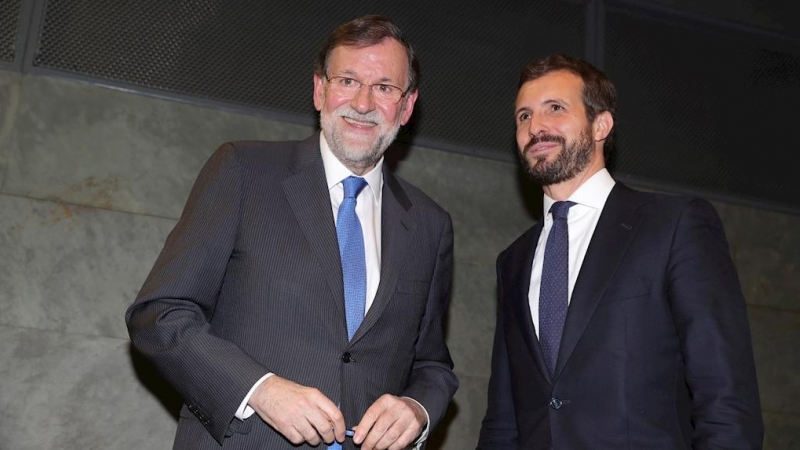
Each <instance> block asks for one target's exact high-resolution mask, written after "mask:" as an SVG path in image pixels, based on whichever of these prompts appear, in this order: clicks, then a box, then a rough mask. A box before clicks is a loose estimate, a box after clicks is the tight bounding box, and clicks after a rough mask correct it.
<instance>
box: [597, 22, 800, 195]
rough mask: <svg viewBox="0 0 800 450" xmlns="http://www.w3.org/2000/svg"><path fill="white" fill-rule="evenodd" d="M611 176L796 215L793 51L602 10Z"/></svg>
mask: <svg viewBox="0 0 800 450" xmlns="http://www.w3.org/2000/svg"><path fill="white" fill-rule="evenodd" d="M606 23H607V32H608V33H607V37H606V45H607V47H606V49H607V53H606V56H605V58H606V66H607V67H606V73H607V74H608V75H609V77H611V78H612V80H614V81H615V83H616V85H617V86H618V89H619V98H620V105H619V118H618V123H617V129H618V131H619V134H618V140H617V150H616V151H617V152H618V155H617V157H616V159H615V164H616V166H615V167H616V170H617V172H618V173H622V174H626V175H629V176H633V177H635V178H638V179H645V180H650V181H655V182H659V183H661V184H663V185H668V186H670V185H671V186H682V187H684V188H690V189H694V190H701V191H705V192H711V193H715V194H718V195H720V196H722V197H727V198H740V199H748V200H755V201H758V202H762V203H772V204H777V205H782V206H784V207H788V208H791V209H794V210H795V211H797V210H800V185H798V184H797V183H796V180H795V179H794V175H793V169H791V168H790V167H789V164H786V161H791V160H793V159H794V158H793V155H792V154H793V153H794V150H795V148H794V147H795V145H794V144H793V142H794V139H793V132H792V130H793V128H794V127H795V126H796V124H795V122H796V121H797V114H796V110H797V108H796V103H797V99H800V48H798V47H797V46H792V45H790V44H789V43H785V42H781V41H778V40H775V39H766V38H759V37H758V36H754V35H753V34H750V33H746V32H740V31H735V30H722V29H720V30H714V29H711V28H704V29H697V28H694V27H691V26H687V25H685V24H681V23H674V22H669V21H664V20H655V19H653V18H651V17H647V16H644V15H639V14H635V13H632V12H626V11H622V10H613V9H612V10H609V15H608V17H607V19H606Z"/></svg>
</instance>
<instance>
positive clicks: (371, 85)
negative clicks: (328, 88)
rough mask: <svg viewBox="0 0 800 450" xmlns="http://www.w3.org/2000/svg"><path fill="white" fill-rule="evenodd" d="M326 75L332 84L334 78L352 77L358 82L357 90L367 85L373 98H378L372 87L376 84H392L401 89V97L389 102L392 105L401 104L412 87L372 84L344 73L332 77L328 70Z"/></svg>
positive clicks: (326, 78) (377, 84) (376, 84)
mask: <svg viewBox="0 0 800 450" xmlns="http://www.w3.org/2000/svg"><path fill="white" fill-rule="evenodd" d="M324 75H325V80H326V81H327V82H328V83H329V84H331V85H332V84H333V82H332V80H334V79H336V78H348V79H350V80H353V81H355V82H356V83H358V88H356V90H355V92H358V91H359V90H360V89H361V88H362V87H364V86H366V87H367V88H369V93H370V94H372V96H373V99H376V98H378V97H376V96H375V92H374V91H373V90H372V88H373V87H375V86H380V85H384V86H391V87H393V88H396V89H397V90H399V91H400V98H398V99H397V100H396V101H394V102H389V104H391V105H397V104H399V103H400V101H401V100H403V99H404V98H405V96H406V95H408V91H409V90H410V89H411V88H410V87H409V88H408V89H406V90H403V89H402V88H400V86H395V85H393V84H389V83H372V84H367V83H364V82H363V81H361V80H359V79H358V78H353V77H348V76H344V75H338V76H335V77H331V76H329V75H328V73H327V72H325V73H324Z"/></svg>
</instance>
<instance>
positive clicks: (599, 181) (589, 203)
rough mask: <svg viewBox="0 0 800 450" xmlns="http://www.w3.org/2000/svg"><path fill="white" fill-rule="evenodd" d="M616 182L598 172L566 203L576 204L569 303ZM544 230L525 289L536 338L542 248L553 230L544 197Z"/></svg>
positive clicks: (571, 213) (571, 236) (571, 224)
mask: <svg viewBox="0 0 800 450" xmlns="http://www.w3.org/2000/svg"><path fill="white" fill-rule="evenodd" d="M614 184H616V182H615V181H614V179H613V178H611V174H609V173H608V170H606V169H601V170H600V171H599V172H597V173H596V174H594V175H592V176H591V178H589V179H588V180H586V182H584V183H583V184H582V185H580V187H578V189H577V190H576V191H575V192H573V193H572V195H570V197H569V198H568V200H569V201H572V202H575V205H573V206H572V207H571V208H570V209H569V215H568V216H567V225H568V227H569V291H568V292H569V296H568V297H567V298H568V301H572V289H573V288H574V287H575V281H576V280H577V279H578V274H579V273H580V271H581V265H582V264H583V257H584V256H586V250H587V249H588V248H589V242H590V241H591V240H592V235H593V234H594V229H595V228H596V227H597V222H598V220H600V213H602V212H603V207H604V206H605V204H606V200H607V199H608V195H609V194H610V193H611V189H612V188H613V187H614ZM543 203H544V204H543V207H544V215H543V217H544V228H543V229H542V234H541V235H540V236H539V242H538V243H537V244H536V253H535V254H534V255H533V267H532V268H531V284H530V287H529V290H528V302H529V304H530V307H531V319H533V326H534V327H535V328H536V336H537V337H538V336H539V289H540V287H541V285H542V263H543V261H544V247H545V245H546V243H547V236H548V235H549V234H550V229H551V228H552V227H553V216H552V214H550V206H552V205H553V203H555V200H553V199H552V198H550V197H548V196H547V195H545V196H544V202H543Z"/></svg>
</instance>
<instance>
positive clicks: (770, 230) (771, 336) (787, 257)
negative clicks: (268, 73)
mask: <svg viewBox="0 0 800 450" xmlns="http://www.w3.org/2000/svg"><path fill="white" fill-rule="evenodd" d="M309 86H310V84H309ZM310 95H311V93H310V92H309V98H310ZM311 131H312V130H311V128H309V127H305V126H300V125H293V124H288V123H280V122H275V121H270V120H266V119H264V118H259V117H255V116H248V115H242V114H235V113H231V112H225V111H220V110H214V109H209V108H202V107H197V106H192V105H188V104H184V103H179V102H173V101H168V100H163V99H157V98H153V97H147V96H141V95H137V94H133V93H129V92H122V91H117V90H112V89H107V88H102V87H98V86H93V85H88V84H83V83H78V82H75V81H68V80H61V79H53V78H47V77H38V76H33V75H22V74H19V73H13V72H2V71H0V255H2V258H0V310H2V314H0V449H4V450H5V449H8V450H26V449H51V448H59V449H76V450H77V449H81V450H85V449H95V448H96V449H108V450H114V449H131V448H148V449H150V448H152V449H156V448H170V446H171V443H172V438H173V434H174V430H175V423H176V422H175V418H176V416H177V410H178V408H179V407H180V403H181V400H180V399H179V398H178V397H177V396H176V395H175V393H174V391H173V390H172V389H171V388H170V387H169V386H167V385H165V383H164V382H163V381H162V380H161V379H160V378H159V377H158V375H157V374H155V373H154V372H153V370H152V368H151V367H150V366H149V364H147V362H145V361H142V360H140V359H139V358H137V357H136V356H135V355H133V354H132V353H131V352H130V347H129V341H128V337H127V332H126V329H125V324H124V321H123V314H124V311H125V308H126V307H127V306H128V304H129V303H130V302H131V301H132V300H133V298H134V297H135V295H136V293H137V291H138V289H139V287H140V286H141V284H142V282H143V281H144V278H145V276H146V275H147V272H148V271H149V270H150V267H151V265H152V263H153V262H154V260H155V258H156V256H157V254H158V252H159V251H160V249H161V246H162V244H163V242H164V239H165V238H166V236H167V233H168V232H169V231H170V229H171V228H172V226H173V225H174V224H175V222H176V220H177V218H178V216H179V214H180V212H181V209H182V207H183V202H184V201H185V199H186V197H187V195H188V192H189V189H190V188H191V184H192V182H193V180H194V178H195V176H196V175H197V173H198V171H199V170H200V167H201V165H202V164H203V162H204V161H205V159H206V158H207V157H208V156H209V155H210V154H211V152H212V151H213V150H214V149H215V148H216V147H217V145H219V144H220V143H222V142H224V141H226V140H230V139H273V140H277V139H298V138H303V137H305V136H307V135H308V134H309V133H310V132H311ZM395 156H398V155H395ZM401 156H402V158H399V159H400V160H399V162H397V163H396V164H397V169H396V170H397V172H398V173H400V174H401V175H402V176H403V177H405V178H406V179H408V180H409V181H411V182H412V183H415V184H417V185H418V186H420V187H421V188H422V189H424V190H425V191H427V192H428V193H429V194H430V195H431V196H432V197H434V198H435V199H436V200H438V201H439V202H440V203H441V204H442V206H444V207H445V208H446V209H447V210H449V211H450V212H451V214H452V216H453V220H454V226H455V231H456V237H455V246H456V247H455V264H456V267H455V280H454V295H453V300H452V308H451V313H450V320H449V326H448V340H449V344H450V348H451V351H452V355H453V359H454V361H455V364H456V372H457V374H458V376H459V378H460V379H461V388H460V389H459V391H458V393H457V394H456V397H455V400H454V402H453V403H452V404H451V407H450V410H449V413H448V416H447V420H446V423H445V426H444V427H442V428H441V429H440V430H438V431H437V432H436V434H435V435H434V436H433V437H432V438H431V445H429V448H431V449H433V450H445V449H446V450H463V449H469V448H474V445H475V442H476V440H477V435H478V430H479V428H480V421H481V419H482V416H483V413H484V410H485V405H486V398H485V397H486V386H487V383H488V377H489V366H490V357H491V356H490V355H491V338H492V334H493V331H494V306H495V299H494V291H495V280H494V260H495V257H496V255H497V253H498V252H499V251H500V250H501V249H502V248H504V247H505V246H506V245H507V244H508V243H510V242H511V241H512V240H513V239H514V238H515V237H516V236H517V235H518V234H519V233H521V232H522V231H523V230H525V229H526V228H527V227H528V226H530V225H531V224H532V223H533V220H534V219H533V218H532V215H531V211H535V210H536V208H537V207H538V202H539V200H538V196H539V195H540V193H539V192H538V191H535V190H533V189H532V188H531V187H530V186H529V185H527V184H526V183H525V182H524V181H522V180H521V177H520V176H519V173H518V171H517V169H516V167H515V166H514V165H513V164H509V163H503V162H496V161H489V160H484V159H478V158H474V157H469V156H464V155H458V154H453V153H446V152H441V151H437V150H432V149H426V148H419V147H411V148H410V149H408V150H407V151H405V154H404V155H401ZM394 159H398V158H394ZM717 206H718V207H719V210H720V213H721V215H722V217H723V220H724V222H725V226H726V230H727V232H728V235H729V238H730V241H731V251H732V254H733V256H734V258H735V260H736V263H737V266H738V268H739V270H740V275H741V279H742V284H743V287H744V289H745V293H746V297H747V300H748V303H749V312H750V318H751V324H752V328H753V339H754V346H755V354H756V362H757V365H758V376H759V381H760V387H761V394H762V403H763V406H764V411H765V422H766V426H767V434H766V439H765V448H767V449H775V450H777V449H787V448H797V447H798V446H800V406H798V405H800V299H798V296H797V294H798V293H800V277H798V276H797V274H798V270H800V231H798V230H800V218H798V217H794V216H787V215H781V214H777V213H772V212H766V211H761V210H754V209H748V208H741V207H737V206H733V205H728V204H717ZM489 211H491V212H489Z"/></svg>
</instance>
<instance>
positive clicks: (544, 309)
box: [539, 201, 575, 375]
mask: <svg viewBox="0 0 800 450" xmlns="http://www.w3.org/2000/svg"><path fill="white" fill-rule="evenodd" d="M574 204H575V203H573V202H568V201H567V202H555V203H553V206H551V207H550V213H551V214H552V215H553V226H552V228H550V234H549V235H548V236H547V244H546V245H545V249H544V262H543V263H542V285H541V288H540V290H539V344H540V345H541V346H542V355H543V356H544V360H545V362H546V363H547V367H548V368H549V369H550V374H551V375H552V374H553V372H554V371H555V368H556V359H557V358H558V348H559V346H560V345H561V333H562V331H563V330H564V320H565V319H566V317H567V306H568V304H569V302H568V295H569V229H568V228H567V215H568V214H569V208H570V207H571V206H572V205H574Z"/></svg>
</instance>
